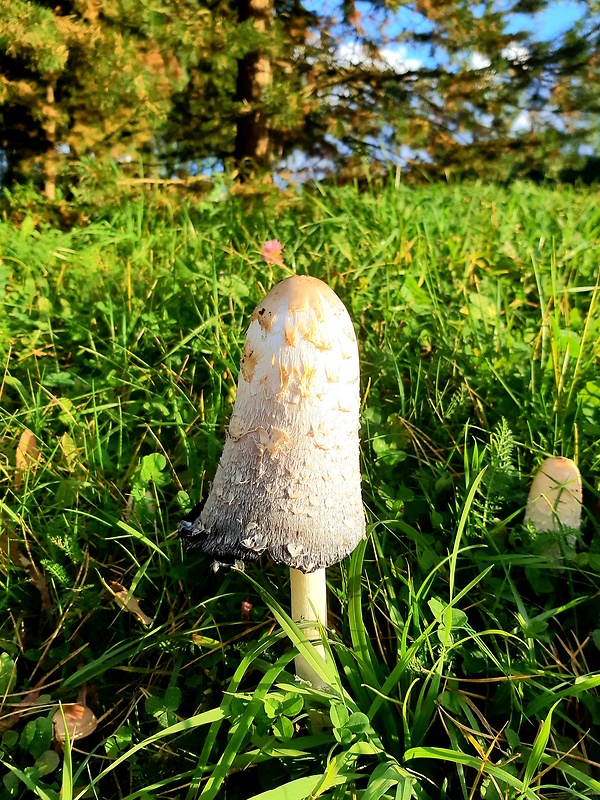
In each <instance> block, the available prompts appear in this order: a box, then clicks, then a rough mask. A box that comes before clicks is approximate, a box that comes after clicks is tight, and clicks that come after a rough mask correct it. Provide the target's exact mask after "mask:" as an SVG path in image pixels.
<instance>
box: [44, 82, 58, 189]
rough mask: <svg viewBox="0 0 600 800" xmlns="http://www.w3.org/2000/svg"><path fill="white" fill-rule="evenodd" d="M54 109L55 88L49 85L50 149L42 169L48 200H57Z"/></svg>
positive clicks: (47, 90)
mask: <svg viewBox="0 0 600 800" xmlns="http://www.w3.org/2000/svg"><path fill="white" fill-rule="evenodd" d="M55 113H56V111H55V108H54V86H53V85H52V84H51V83H49V84H48V86H47V88H46V114H47V117H46V124H45V126H44V127H45V133H46V137H47V139H48V147H47V149H46V152H45V153H44V155H43V160H42V169H43V173H44V194H45V195H46V197H47V198H48V200H54V199H55V198H56V173H57V167H58V164H57V160H56V117H55Z"/></svg>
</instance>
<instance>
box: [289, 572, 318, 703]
mask: <svg viewBox="0 0 600 800" xmlns="http://www.w3.org/2000/svg"><path fill="white" fill-rule="evenodd" d="M290 587H291V592H292V619H293V620H294V622H314V623H315V624H314V626H306V627H304V628H303V633H304V635H305V636H306V638H307V639H308V641H309V642H311V644H312V646H313V647H314V648H315V650H316V652H317V653H318V654H319V655H320V656H321V658H322V659H324V660H325V650H324V648H323V644H322V642H321V631H320V628H319V626H320V625H322V626H323V627H327V582H326V579H325V570H324V569H318V570H316V571H315V572H309V573H308V574H305V573H304V572H300V570H297V569H293V568H291V567H290ZM296 675H297V676H298V677H299V678H301V679H302V680H303V681H308V682H309V683H310V684H311V686H313V688H315V689H322V688H326V684H325V683H324V681H323V679H322V678H321V677H319V675H317V673H316V672H315V670H314V669H313V668H312V667H311V666H310V664H308V662H307V661H306V659H305V658H304V657H303V656H297V657H296Z"/></svg>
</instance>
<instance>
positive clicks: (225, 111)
mask: <svg viewBox="0 0 600 800" xmlns="http://www.w3.org/2000/svg"><path fill="white" fill-rule="evenodd" d="M549 21H552V24H550V22H549ZM599 37H600V9H599V4H598V2H597V0H580V2H578V3H574V2H557V0H494V1H491V0H490V1H489V2H485V3H473V2H471V0H443V1H436V2H430V1H429V0H415V1H414V2H406V0H402V2H392V0H372V2H362V0H356V2H355V1H354V0H344V1H343V2H335V1H334V0H331V2H326V3H317V2H314V0H305V1H304V2H301V1H300V0H162V2H160V3H154V2H141V1H140V0H60V2H55V0H53V1H52V2H48V1H47V0H13V2H10V3H3V4H2V7H1V8H0V119H1V123H2V124H1V126H0V127H1V134H0V148H1V149H2V151H3V154H4V158H5V164H4V167H5V182H7V183H9V184H10V183H13V182H22V181H24V180H26V181H33V182H34V184H35V185H36V186H37V187H38V188H43V189H44V191H45V192H46V194H47V195H48V196H49V197H53V196H54V195H55V194H56V192H57V189H58V190H61V189H62V192H63V194H66V195H67V196H68V195H69V193H70V192H72V191H73V189H76V188H77V187H78V186H79V183H80V181H81V179H82V177H84V176H85V175H89V174H90V173H91V174H95V175H97V173H98V171H101V169H102V165H103V164H104V163H107V162H109V163H113V162H114V161H117V162H118V163H120V164H121V165H122V166H123V168H124V169H125V171H126V173H127V174H128V176H129V177H130V178H135V179H144V180H148V179H154V180H156V179H157V178H161V179H172V178H173V177H174V176H179V177H186V178H189V177H190V175H192V176H194V175H196V174H198V172H202V171H203V170H209V171H210V170H214V169H215V168H218V169H223V168H225V167H226V168H227V169H233V170H235V171H236V173H237V174H238V176H240V177H244V178H248V177H249V176H252V175H257V176H258V177H264V176H265V175H267V176H268V175H270V174H271V171H272V170H273V169H275V170H277V171H279V172H283V173H285V172H286V168H287V169H288V170H291V171H294V169H293V168H294V167H295V169H296V170H298V169H300V171H302V170H304V169H308V168H309V167H310V168H311V169H312V170H313V171H317V172H318V171H323V170H324V171H330V172H332V171H334V172H336V173H337V175H338V177H339V176H340V174H345V175H346V176H350V177H353V176H356V175H357V174H362V166H361V165H362V162H363V161H364V160H365V159H366V160H368V161H371V162H372V163H373V164H377V163H379V164H381V163H382V162H385V160H386V158H393V159H400V160H402V162H403V163H406V166H407V170H408V171H409V172H410V174H411V175H412V177H413V179H415V180H417V179H422V177H423V176H424V175H425V176H427V177H428V178H431V176H435V177H438V176H442V177H445V178H447V177H449V176H450V177H454V178H455V177H456V176H458V175H463V176H464V175H468V176H470V177H473V176H478V177H485V176H491V177H494V178H496V179H502V180H506V179H510V178H514V177H516V176H519V175H524V174H532V173H534V174H536V175H537V176H538V177H544V176H545V175H547V174H553V175H556V174H558V173H560V171H561V170H564V169H565V168H566V167H575V168H578V167H580V166H581V163H582V161H583V160H584V159H583V156H584V155H585V156H590V155H593V154H594V153H595V150H596V147H597V144H598V140H597V131H598V124H597V119H598V92H599V89H598V87H599V86H600V80H599V75H598V70H599V65H600V60H599V59H598V43H599V41H600V38H599ZM582 146H583V147H584V150H583V151H582V150H581V147H582ZM594 163H595V166H596V168H597V162H594ZM373 168H374V167H373ZM596 172H597V169H596Z"/></svg>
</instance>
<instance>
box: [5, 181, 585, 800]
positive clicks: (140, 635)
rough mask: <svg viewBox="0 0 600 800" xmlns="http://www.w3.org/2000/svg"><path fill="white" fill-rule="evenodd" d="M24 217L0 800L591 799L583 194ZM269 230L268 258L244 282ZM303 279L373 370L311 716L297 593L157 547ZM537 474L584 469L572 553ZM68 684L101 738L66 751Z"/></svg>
mask: <svg viewBox="0 0 600 800" xmlns="http://www.w3.org/2000/svg"><path fill="white" fill-rule="evenodd" d="M11 219H12V220H14V221H11V220H9V219H8V218H7V217H6V216H5V219H4V222H1V223H0V255H1V260H0V295H1V296H2V305H1V306H0V353H1V355H2V361H3V368H2V373H1V375H0V437H1V441H2V447H1V448H0V520H1V524H2V535H1V539H0V545H1V553H0V556H1V574H2V591H1V594H0V621H1V622H2V630H1V633H0V648H1V650H2V654H1V655H0V692H1V696H2V697H3V699H4V703H3V708H2V713H1V717H0V731H1V732H2V733H1V740H0V753H1V760H2V763H3V764H4V765H5V766H4V770H5V774H4V777H3V781H2V782H0V800H5V798H12V797H31V796H32V795H36V796H38V797H42V798H51V800H55V799H56V798H58V797H59V793H61V792H62V794H61V795H60V796H61V797H62V798H63V800H66V799H67V798H71V797H73V798H84V797H99V798H103V799H104V800H108V799H109V798H115V799H116V798H120V799H122V798H127V800H133V799H134V798H140V800H142V798H144V799H145V800H150V798H187V799H188V800H191V798H194V797H197V796H201V797H202V798H204V800H208V798H228V799H229V800H249V798H257V799H258V798H260V800H294V799H297V800H301V798H306V797H311V798H317V797H319V798H330V800H346V799H347V800H350V798H352V799H354V798H361V800H376V799H378V798H385V799H386V800H387V799H388V798H389V800H393V799H394V798H402V800H409V798H412V797H414V798H417V799H418V800H442V798H448V799H449V800H471V798H486V800H499V798H507V800H508V799H510V800H513V799H514V800H517V799H518V800H520V799H521V798H523V799H524V798H548V799H549V798H573V797H593V796H597V795H598V793H600V782H599V772H600V770H599V763H600V693H599V686H600V672H599V671H598V670H599V668H600V652H599V651H600V591H599V590H600V524H599V522H598V516H599V515H598V508H599V507H600V506H599V488H600V369H599V366H600V365H599V353H600V307H599V306H600V298H599V297H598V291H599V287H598V274H599V269H598V264H599V263H600V247H599V246H598V231H599V230H600V206H599V203H598V200H597V193H596V192H595V191H592V190H577V189H573V188H555V189H552V190H551V189H546V188H540V187H535V186H533V185H529V184H517V185H515V186H513V187H511V188H501V187H498V186H484V185H477V184H475V185H464V186H431V187H427V188H420V189H413V190H410V189H407V188H405V187H402V186H395V185H394V184H393V182H390V183H388V184H385V185H379V184H374V185H371V186H368V187H366V188H362V189H360V190H359V188H357V187H354V186H347V187H342V188H335V189H332V188H317V189H315V190H313V191H312V192H307V193H304V194H301V195H287V196H278V195H272V196H271V195H268V194H267V195H265V196H263V197H256V198H241V197H235V196H233V197H229V198H223V197H222V196H221V195H220V194H219V193H218V192H215V194H214V196H213V197H212V198H209V199H204V200H188V201H185V202H183V201H182V202H177V201H176V200H175V199H173V198H172V197H169V196H167V195H160V194H156V195H154V194H148V195H142V196H140V197H138V198H136V199H130V200H125V199H123V198H120V197H116V198H115V201H114V205H113V207H112V208H111V209H109V210H104V211H103V210H96V211H95V212H94V214H93V216H92V217H91V219H90V220H89V221H88V222H87V223H86V224H82V225H81V226H80V227H76V228H73V229H71V230H67V231H65V230H61V229H60V228H58V227H53V226H52V225H51V224H50V223H49V222H48V221H47V219H48V218H47V217H45V216H44V211H43V209H42V208H41V207H39V206H35V205H32V206H30V207H29V208H28V209H16V208H13V209H12V210H11ZM272 238H278V239H279V240H280V241H281V242H282V243H283V244H284V255H285V258H286V266H285V267H280V266H269V265H266V264H264V263H263V262H262V260H261V258H260V255H259V252H260V249H261V246H262V244H263V242H264V241H265V240H266V239H272ZM292 272H300V273H305V272H307V273H310V274H312V275H315V276H317V277H319V278H322V279H323V280H326V281H327V282H328V283H329V284H330V285H331V286H332V288H333V289H334V290H335V291H336V292H337V293H338V294H339V296H340V297H341V299H342V300H343V301H344V303H345V304H346V305H347V307H348V309H349V311H350V314H351V316H352V318H353V320H354V322H355V326H356V330H357V334H358V337H359V344H360V351H361V360H362V388H363V398H364V399H363V413H362V419H363V429H362V447H363V467H364V470H363V471H364V481H363V487H364V500H365V505H366V509H367V517H368V523H369V525H368V532H369V537H368V540H367V541H366V542H365V543H364V544H363V545H361V546H359V548H357V550H356V551H355V553H354V554H353V555H352V556H351V557H350V558H348V559H347V560H346V562H345V563H343V564H341V565H339V566H337V567H333V568H331V569H330V570H329V571H328V578H329V583H330V589H331V604H330V605H331V608H330V613H331V619H330V622H331V628H332V630H331V631H329V632H328V647H329V648H330V650H331V652H332V654H333V659H332V661H331V663H330V664H328V665H323V666H322V669H326V670H328V672H327V674H326V676H325V675H324V677H327V679H328V682H329V683H330V685H331V686H332V689H331V692H329V693H315V692H312V691H310V690H308V689H306V688H305V687H302V686H299V685H298V684H296V683H295V681H294V677H293V663H292V661H291V659H292V658H293V655H294V652H295V651H294V649H293V645H294V644H296V645H297V646H298V648H299V649H301V650H304V652H305V655H306V657H307V658H310V657H311V653H310V652H309V651H307V649H306V646H305V645H304V644H303V643H302V641H301V633H300V632H299V630H298V628H297V627H296V626H295V625H294V623H293V622H292V621H291V620H290V619H289V617H288V615H287V614H288V610H289V605H288V591H287V589H288V586H287V582H288V578H287V575H286V569H285V568H283V567H281V566H279V565H274V564H272V563H270V562H268V561H267V560H263V563H262V565H257V564H253V565H250V566H249V567H248V569H247V573H246V574H240V573H238V572H235V571H231V572H228V573H227V572H223V571H219V572H218V573H217V574H214V573H213V572H212V571H211V568H210V562H209V560H208V559H206V558H205V557H204V556H203V555H202V554H195V555H193V556H187V557H186V556H185V555H184V554H183V553H182V549H181V544H180V542H179V540H178V537H177V534H176V527H177V522H178V520H179V519H180V518H181V517H182V516H183V515H184V514H185V513H186V512H187V511H188V510H189V509H190V508H191V506H192V505H193V504H195V503H196V502H197V501H198V500H199V499H200V498H201V497H202V496H203V495H205V494H206V491H207V487H208V482H209V481H210V480H211V478H212V476H213V475H214V471H215V468H216V464H217V462H218V458H219V454H220V451H221V447H222V444H223V441H224V437H225V431H226V426H227V420H228V415H229V413H230V410H231V404H232V401H233V399H234V397H235V391H236V377H237V369H238V364H239V359H240V354H241V349H242V346H243V340H244V334H245V329H246V327H247V324H248V320H249V316H250V314H251V312H252V310H253V308H254V306H255V305H256V304H257V303H258V302H259V300H260V299H261V297H262V296H263V295H264V293H265V292H266V291H268V289H269V288H270V287H271V286H272V285H273V283H275V282H276V281H278V280H280V279H282V278H284V277H286V276H287V275H289V274H291V273H292ZM25 431H30V432H31V433H32V434H33V436H34V437H35V439H33V440H32V439H31V437H30V444H29V449H28V450H27V452H25V453H23V452H20V453H19V454H18V453H17V450H18V445H19V442H20V441H23V442H24V441H25V440H24V439H23V440H22V436H23V433H24V432H25ZM32 442H35V447H34V445H33V444H32ZM549 454H557V455H565V456H569V457H572V458H575V459H576V461H577V462H578V464H579V467H580V469H581V472H582V474H583V479H584V487H585V488H584V491H585V494H584V505H585V512H584V525H583V528H582V531H581V535H580V536H579V537H578V540H577V543H576V546H575V547H572V546H570V545H569V543H568V542H566V541H563V540H562V539H560V537H559V540H558V541H555V542H553V543H552V546H551V547H550V548H549V547H548V543H547V542H545V541H543V540H542V539H541V537H540V536H535V535H534V533H533V532H531V531H529V530H527V529H525V528H524V527H523V525H522V510H523V506H524V504H525V499H526V496H527V489H528V482H529V477H530V475H531V473H532V472H533V470H534V469H535V467H536V466H537V465H538V464H539V463H540V461H541V460H542V458H543V457H544V456H546V455H549ZM557 548H558V549H557ZM548 553H550V555H549V554H548ZM111 582H117V583H119V584H121V585H122V586H123V587H125V589H126V590H127V591H128V592H129V593H130V594H132V595H135V597H136V598H138V599H139V601H140V604H141V608H142V610H143V611H144V612H145V613H146V614H148V615H150V616H151V617H152V618H153V620H154V621H153V623H152V624H151V625H144V624H143V623H142V622H141V621H140V620H139V619H138V618H137V617H136V616H135V614H133V613H128V612H127V611H126V610H124V609H123V608H122V606H120V605H119V604H118V603H117V602H115V599H114V591H115V588H114V587H113V591H111ZM242 603H250V604H251V605H252V608H251V610H250V612H249V614H248V612H247V610H246V611H243V608H242ZM246 608H247V607H246ZM316 666H317V667H319V664H318V663H317V664H316ZM82 689H84V690H85V692H86V696H87V702H88V704H89V705H90V707H91V708H92V709H93V711H94V713H95V714H96V716H97V718H98V719H99V720H100V724H99V726H98V728H97V730H96V731H95V733H94V734H92V735H91V736H89V737H88V738H85V739H81V740H75V741H72V742H71V743H70V744H69V743H66V753H65V756H64V758H63V756H62V754H61V758H60V759H56V758H55V757H54V756H53V755H52V754H50V751H52V749H53V745H52V726H51V724H50V720H51V718H52V716H53V715H54V713H55V711H56V708H57V706H58V703H59V702H63V703H70V702H71V703H72V702H75V701H76V699H77V697H78V695H79V693H80V692H81V691H82ZM21 701H22V703H23V704H22V705H21V706H18V705H16V704H17V703H19V702H21ZM319 709H320V710H321V711H322V712H323V713H324V716H325V718H326V724H324V725H320V726H313V725H311V720H314V718H315V714H316V713H317V712H318V710H319Z"/></svg>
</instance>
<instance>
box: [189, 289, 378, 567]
mask: <svg viewBox="0 0 600 800" xmlns="http://www.w3.org/2000/svg"><path fill="white" fill-rule="evenodd" d="M359 407H360V387H359V362H358V346H357V342H356V336H355V333H354V329H353V327H352V322H351V320H350V317H349V315H348V312H347V311H346V308H345V307H344V304H343V303H342V302H341V300H340V299H339V298H338V297H337V295H336V294H335V293H334V292H333V291H332V290H331V289H330V288H329V287H328V286H327V285H326V284H325V283H323V282H322V281H320V280H318V279H317V278H312V277H309V276H294V277H291V278H288V279H287V280H284V281H282V282H281V283H279V284H277V285H276V286H275V287H274V288H273V289H272V290H271V291H270V292H269V294H268V295H267V296H266V297H265V299H264V300H263V301H262V303H260V304H259V305H258V307H257V308H256V310H255V311H254V313H253V314H252V322H251V324H250V327H249V328H248V333H247V336H246V345H245V347H244V352H243V355H242V362H241V370H240V376H239V383H238V390H237V398H236V401H235V405H234V408H233V414H232V417H231V421H230V424H229V435H228V437H227V441H226V442H225V448H224V450H223V455H222V457H221V461H220V464H219V467H218V469H217V474H216V476H215V480H214V483H213V485H212V488H211V491H210V494H209V496H208V499H207V501H206V504H205V506H204V509H203V511H202V513H201V515H200V518H199V520H198V521H197V522H196V523H194V526H193V532H194V533H204V534H205V539H204V541H203V543H202V547H203V549H204V550H205V551H206V552H208V553H210V554H212V555H214V556H215V557H216V558H217V559H223V560H228V561H230V560H232V559H242V560H248V559H255V558H258V557H259V556H260V554H261V553H262V552H264V551H265V550H267V551H268V552H269V553H270V554H271V556H272V558H273V559H274V560H275V561H279V562H283V563H285V564H288V565H289V566H291V567H294V568H295V569H299V570H301V571H302V572H313V571H314V570H316V569H320V568H323V567H326V566H329V565H330V564H334V563H336V562H338V561H340V560H341V559H342V558H344V557H345V556H346V555H347V554H348V553H350V552H351V551H352V550H353V549H354V548H355V547H356V545H357V544H358V542H359V541H360V540H361V539H362V538H364V535H365V518H364V511H363V506H362V499H361V489H360V463H359V440H358V430H359ZM194 529H195V530H194Z"/></svg>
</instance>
